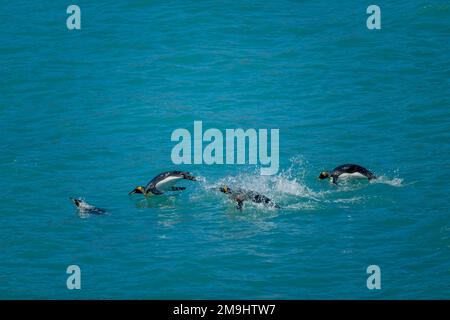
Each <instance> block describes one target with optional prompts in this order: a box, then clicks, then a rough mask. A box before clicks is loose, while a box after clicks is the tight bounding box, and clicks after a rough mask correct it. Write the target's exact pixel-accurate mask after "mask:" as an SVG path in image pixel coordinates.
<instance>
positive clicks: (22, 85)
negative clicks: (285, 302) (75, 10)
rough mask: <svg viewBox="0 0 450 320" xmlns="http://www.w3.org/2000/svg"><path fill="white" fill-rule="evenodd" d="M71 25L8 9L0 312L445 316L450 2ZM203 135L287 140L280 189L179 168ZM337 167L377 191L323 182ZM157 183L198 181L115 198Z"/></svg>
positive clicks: (51, 9)
mask: <svg viewBox="0 0 450 320" xmlns="http://www.w3.org/2000/svg"><path fill="white" fill-rule="evenodd" d="M69 4H72V3H69V2H64V1H42V0H39V1H22V0H20V1H2V2H1V4H0V25H1V31H0V129H1V136H0V150H1V152H0V185H1V189H0V190H1V195H0V298H2V299H37V298H39V299H108V298H110V299H229V298H231V299H242V298H247V299H430V298H431V299H449V298H450V210H449V209H450V201H449V199H450V197H449V191H450V182H449V181H450V161H449V158H450V132H449V128H450V61H449V57H450V3H449V2H446V1H383V0H380V1H377V2H376V4H377V5H378V6H379V7H380V8H381V30H368V28H367V27H366V19H367V17H368V14H367V13H366V9H367V6H368V5H369V4H370V3H368V2H361V1H350V0H346V1H338V2H329V1H286V0H281V1H248V0H243V1H167V0H165V1H144V0H138V1H136V0H134V1H124V0H118V1H87V0H77V1H74V3H73V4H77V5H78V6H79V7H80V8H81V30H68V29H67V27H66V19H67V17H68V16H69V15H68V14H67V13H66V9H67V6H68V5H69ZM194 121H202V123H203V128H204V129H205V130H206V129H208V128H217V129H219V130H221V131H222V132H225V129H235V128H243V129H251V128H253V129H256V130H257V129H279V134H280V139H279V141H280V148H279V159H280V169H279V171H278V173H277V174H275V175H272V176H261V175H260V171H259V166H254V165H233V164H227V165H206V164H199V165H193V164H192V165H175V164H174V163H173V162H172V160H171V150H172V148H173V147H174V145H175V144H176V143H175V142H172V141H171V134H172V132H173V131H174V130H175V129H177V128H185V129H187V130H189V131H190V132H193V125H194ZM205 145H206V143H205ZM343 163H358V164H361V165H363V166H365V167H367V168H368V169H370V170H372V171H373V172H374V173H375V174H377V175H378V176H379V179H377V180H376V181H374V182H370V183H369V182H367V181H364V180H359V181H343V182H342V183H340V184H339V185H338V186H333V185H332V184H330V183H329V182H327V181H319V180H318V179H317V177H318V175H319V173H320V172H321V171H323V170H325V169H328V170H330V169H333V168H334V167H336V166H338V165H340V164H343ZM166 170H187V171H190V172H192V173H193V174H194V175H196V176H198V177H199V180H200V181H197V182H192V181H184V182H183V183H180V184H179V185H180V186H185V187H186V190H185V191H182V192H176V193H167V194H165V195H163V196H159V197H150V198H149V199H148V200H145V199H144V198H143V197H142V196H138V195H136V196H129V195H128V192H130V191H131V190H132V189H133V188H134V187H136V186H137V185H145V184H146V183H147V182H148V181H149V180H150V179H151V178H152V177H154V176H155V175H157V174H159V173H160V172H162V171H166ZM224 184H227V185H229V186H236V187H243V188H247V189H251V190H255V191H259V192H261V193H263V194H265V195H266V196H268V197H270V198H272V199H273V200H274V201H275V202H277V203H279V204H280V205H281V206H282V209H280V210H276V209H266V208H263V207H261V206H258V205H253V204H250V203H246V204H245V205H244V209H243V211H242V212H240V211H238V210H236V204H235V203H234V202H233V201H231V200H230V199H228V198H227V197H226V196H225V195H224V194H222V193H220V192H217V187H219V186H222V185H224ZM69 197H81V198H84V199H85V201H87V202H88V203H90V204H92V205H95V206H98V207H100V208H104V209H106V210H107V214H105V215H86V214H81V213H80V212H79V211H78V210H77V209H76V208H75V207H74V205H73V204H72V203H71V202H70V200H69ZM70 265H78V266H79V267H80V269H81V290H68V289H67V287H66V280H67V278H68V277H69V275H68V274H67V273H66V269H67V267H68V266H70ZM370 265H377V266H379V267H380V270H381V289H380V290H369V289H368V287H367V285H366V282H367V279H368V277H369V276H370V275H369V274H367V267H368V266H370Z"/></svg>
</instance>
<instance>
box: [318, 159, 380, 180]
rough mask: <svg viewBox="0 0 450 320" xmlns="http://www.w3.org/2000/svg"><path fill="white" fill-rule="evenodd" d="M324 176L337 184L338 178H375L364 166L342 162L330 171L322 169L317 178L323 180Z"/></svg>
mask: <svg viewBox="0 0 450 320" xmlns="http://www.w3.org/2000/svg"><path fill="white" fill-rule="evenodd" d="M326 178H330V179H332V181H333V183H334V184H337V181H338V179H339V178H367V179H369V180H372V179H376V178H377V177H376V176H375V175H374V174H373V173H372V172H370V171H369V170H367V169H366V168H364V167H362V166H360V165H357V164H343V165H341V166H339V167H336V168H334V169H333V171H331V173H329V172H327V171H322V172H321V173H320V175H319V179H321V180H323V179H326Z"/></svg>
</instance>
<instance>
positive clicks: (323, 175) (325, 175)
mask: <svg viewBox="0 0 450 320" xmlns="http://www.w3.org/2000/svg"><path fill="white" fill-rule="evenodd" d="M329 177H330V174H329V173H328V172H327V171H322V172H321V173H320V175H319V179H320V180H323V179H326V178H329Z"/></svg>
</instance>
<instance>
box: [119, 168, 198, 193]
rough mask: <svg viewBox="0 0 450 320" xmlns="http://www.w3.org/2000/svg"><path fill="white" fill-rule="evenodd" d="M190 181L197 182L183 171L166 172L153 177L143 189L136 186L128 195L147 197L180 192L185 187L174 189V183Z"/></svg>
mask: <svg viewBox="0 0 450 320" xmlns="http://www.w3.org/2000/svg"><path fill="white" fill-rule="evenodd" d="M182 179H185V180H191V181H197V179H196V178H195V177H194V176H193V175H191V174H190V173H189V172H185V171H167V172H163V173H161V174H159V175H157V176H156V177H154V178H153V179H152V180H151V181H150V182H149V183H148V184H147V186H146V187H145V188H144V187H142V186H138V187H136V188H135V189H133V190H132V191H130V192H129V193H128V194H129V195H131V194H134V193H140V194H143V195H144V196H149V195H162V194H164V192H165V191H181V190H184V189H186V188H185V187H176V186H175V183H176V182H178V181H179V180H182Z"/></svg>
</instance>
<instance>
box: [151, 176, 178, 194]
mask: <svg viewBox="0 0 450 320" xmlns="http://www.w3.org/2000/svg"><path fill="white" fill-rule="evenodd" d="M181 179H182V178H181V177H167V178H165V179H163V180H161V181H160V182H158V183H157V184H156V185H155V187H156V189H158V190H161V191H170V190H171V188H172V187H173V186H174V185H175V183H176V182H177V181H178V180H181Z"/></svg>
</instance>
